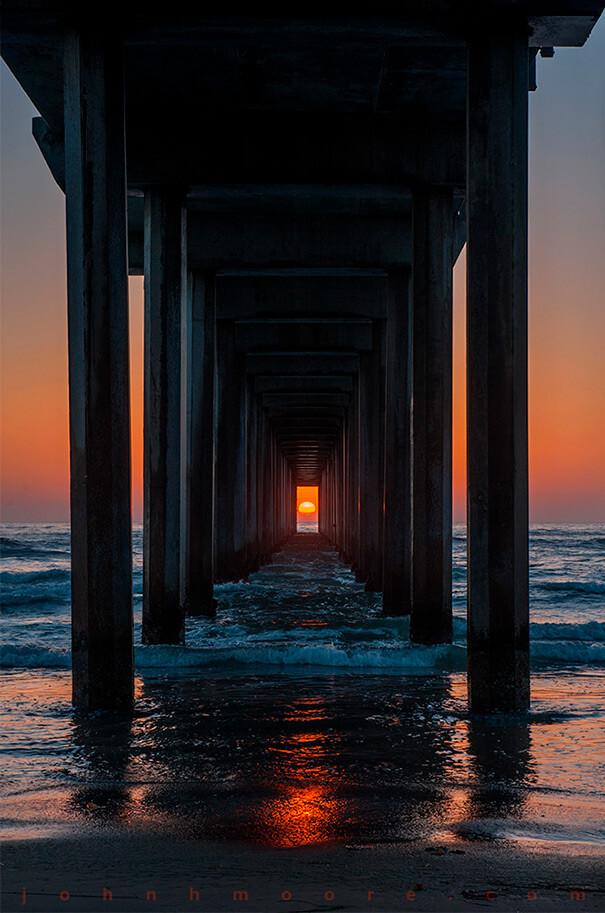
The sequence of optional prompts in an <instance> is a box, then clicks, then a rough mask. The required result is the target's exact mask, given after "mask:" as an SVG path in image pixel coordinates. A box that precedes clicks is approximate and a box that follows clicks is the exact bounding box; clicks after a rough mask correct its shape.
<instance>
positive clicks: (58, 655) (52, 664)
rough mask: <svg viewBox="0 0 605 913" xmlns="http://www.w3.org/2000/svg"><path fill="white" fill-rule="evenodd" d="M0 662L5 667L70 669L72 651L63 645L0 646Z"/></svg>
mask: <svg viewBox="0 0 605 913" xmlns="http://www.w3.org/2000/svg"><path fill="white" fill-rule="evenodd" d="M0 663H1V664H2V667H3V668H5V669H21V668H25V669H36V668H45V669H69V668H70V667H71V653H70V651H69V650H66V649H63V648H61V647H56V648H55V649H52V648H49V647H33V646H29V645H27V646H26V645H24V646H19V645H18V644H13V645H6V646H3V647H2V648H0Z"/></svg>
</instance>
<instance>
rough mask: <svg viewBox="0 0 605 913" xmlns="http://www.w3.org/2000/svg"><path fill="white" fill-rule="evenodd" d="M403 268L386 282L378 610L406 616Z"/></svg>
mask: <svg viewBox="0 0 605 913" xmlns="http://www.w3.org/2000/svg"><path fill="white" fill-rule="evenodd" d="M409 279H410V274H409V270H407V269H400V270H392V271H391V272H390V273H389V278H388V312H387V313H388V318H387V364H386V374H387V376H386V407H385V455H384V456H385V459H384V467H385V473H384V546H383V553H384V565H383V568H384V570H383V589H382V611H383V612H384V614H385V615H408V614H409V612H410V603H411V595H412V568H411V555H412V530H411V520H412V503H411V495H412V486H411V417H412V414H411V399H412V345H411V343H412V338H411V329H412V326H411V307H410V296H409Z"/></svg>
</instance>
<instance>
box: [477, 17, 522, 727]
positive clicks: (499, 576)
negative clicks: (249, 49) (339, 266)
mask: <svg viewBox="0 0 605 913" xmlns="http://www.w3.org/2000/svg"><path fill="white" fill-rule="evenodd" d="M527 34H528V31H527V26H526V25H525V26H524V25H523V24H522V23H518V22H514V23H510V24H509V26H508V27H506V24H505V23H500V27H499V28H498V30H497V31H496V30H493V31H492V32H490V34H489V35H487V36H486V35H483V36H482V37H481V38H473V39H472V40H471V41H470V42H469V55H468V206H467V223H468V261H467V262H468V272H467V281H468V293H467V376H468V379H467V389H468V393H467V397H468V584H469V597H468V598H469V609H468V666H469V697H470V706H471V709H472V710H473V711H479V712H483V711H494V710H502V711H519V710H524V709H525V708H526V707H527V706H528V703H529V608H528V606H529V600H528V469H527V464H528V460H527V62H528V51H527Z"/></svg>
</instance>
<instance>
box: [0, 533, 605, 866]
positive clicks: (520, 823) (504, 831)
mask: <svg viewBox="0 0 605 913" xmlns="http://www.w3.org/2000/svg"><path fill="white" fill-rule="evenodd" d="M2 537H3V538H2V571H1V582H2V591H3V604H4V610H3V623H2V624H3V637H2V665H3V672H2V675H3V679H4V688H5V695H6V701H5V705H4V709H3V711H2V724H3V728H4V734H5V735H4V765H3V772H2V785H3V792H4V805H5V812H6V833H7V835H8V836H9V837H12V838H14V839H20V840H23V839H30V838H32V837H40V836H44V835H48V834H56V833H57V832H59V831H60V832H64V831H65V830H66V829H67V830H69V829H70V828H72V829H73V828H76V829H77V828H82V827H89V826H90V827H94V826H100V825H102V826H104V827H106V826H110V827H112V828H115V829H117V831H123V830H124V829H125V828H130V829H132V828H135V829H139V830H140V831H141V832H143V831H144V832H153V833H156V834H157V833H161V834H165V835H167V836H168V837H170V835H175V834H179V835H181V836H182V835H185V836H187V838H188V839H189V838H190V839H202V838H203V839H206V840H218V841H222V842H224V841H235V842H239V843H247V844H250V845H255V846H266V847H300V846H316V845H323V844H327V845H335V844H338V845H343V846H344V845H347V846H367V845H377V844H383V843H388V844H393V843H397V842H401V841H404V842H405V841H415V840H416V841H417V840H425V841H430V842H431V845H437V846H454V845H456V846H464V845H465V843H469V842H473V841H503V842H509V843H510V842H512V843H513V844H522V845H523V846H528V847H531V849H532V852H534V851H536V852H539V851H540V849H541V848H547V849H548V850H549V851H550V850H552V849H553V847H555V848H557V849H560V850H562V851H564V852H566V853H569V852H576V850H577V849H578V848H580V850H581V852H582V853H588V854H592V853H599V852H602V849H603V844H604V842H605V826H604V821H603V815H602V811H601V809H602V807H603V800H604V799H605V727H604V726H603V723H604V718H605V707H604V694H605V688H604V686H605V612H604V603H605V526H604V525H603V524H600V525H597V524H593V525H579V524H578V525H575V524H574V525H571V524H566V525H533V526H532V528H531V555H530V558H531V639H532V646H531V666H532V705H531V710H530V711H529V713H527V714H520V715H516V716H510V717H507V716H503V717H498V716H494V717H487V718H478V719H477V718H473V717H472V716H469V714H468V711H467V704H466V681H465V663H466V649H465V577H466V571H465V552H466V539H465V529H464V527H461V526H457V527H456V528H455V530H454V569H453V579H454V642H453V644H452V645H451V646H450V645H447V646H434V647H422V646H417V645H412V644H410V642H409V639H408V628H409V623H408V621H407V620H406V619H396V618H384V617H381V616H380V614H379V612H380V596H379V595H377V594H369V593H364V591H363V587H362V586H361V585H360V584H357V583H356V582H355V579H354V576H353V574H352V573H351V571H350V570H349V569H348V568H346V567H345V566H344V565H343V564H342V562H341V560H340V558H339V556H338V554H337V552H336V551H335V550H333V549H324V550H319V551H318V550H314V549H311V548H309V549H307V548H306V546H305V541H306V540H305V536H304V535H300V536H298V537H297V539H296V544H295V546H293V545H290V546H289V547H287V548H286V549H285V550H284V551H282V552H280V553H277V554H276V555H275V556H274V561H273V563H272V564H271V565H268V566H266V567H264V568H262V569H261V570H260V571H259V572H258V573H257V574H254V575H252V576H251V577H250V579H249V581H248V582H239V583H230V584H225V585H222V586H218V587H217V588H216V595H217V597H218V601H219V607H218V614H217V618H216V619H215V620H208V619H204V618H195V619H188V621H187V627H186V641H187V646H185V647H174V646H157V647H153V646H142V645H141V643H140V639H141V599H142V594H141V589H142V530H141V528H140V527H136V528H135V530H134V545H133V561H134V607H135V664H136V681H135V685H136V707H135V710H134V713H133V716H132V718H130V719H129V720H127V721H124V720H121V719H117V718H113V717H112V716H111V715H108V714H102V713H97V714H81V713H77V712H74V710H73V709H72V707H71V703H70V672H69V668H70V615H69V600H70V580H69V527H68V526H67V525H60V524H24V525H17V524H4V525H3V527H2ZM308 541H311V537H310V538H309V540H308ZM570 847H571V848H572V850H570ZM574 847H575V848H576V849H573V848H574Z"/></svg>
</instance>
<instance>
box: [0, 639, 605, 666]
mask: <svg viewBox="0 0 605 913" xmlns="http://www.w3.org/2000/svg"><path fill="white" fill-rule="evenodd" d="M530 653H531V659H532V663H534V662H536V661H537V662H538V663H539V664H540V665H542V664H544V663H548V664H553V665H560V664H564V665H567V664H576V663H577V664H582V665H583V666H599V667H601V666H605V644H603V643H588V642H585V641H554V640H550V641H549V640H533V641H532V642H531V645H530ZM0 663H1V664H2V666H3V668H5V669H14V668H49V669H68V668H70V666H71V654H70V651H69V650H68V649H66V648H62V647H48V646H47V647H44V646H32V645H23V646H21V645H16V644H12V645H5V646H3V647H2V649H1V650H0ZM135 666H136V668H137V669H138V670H140V671H144V670H145V669H148V670H152V669H166V670H174V671H178V670H182V669H187V670H192V669H208V668H210V669H214V670H217V669H232V670H237V669H238V668H239V669H240V670H242V669H245V668H248V667H258V666H265V667H267V666H269V667H273V668H280V669H282V670H284V671H285V670H287V669H289V668H298V669H300V668H301V667H303V668H304V667H309V668H310V667H313V668H323V669H332V670H340V671H358V672H367V673H379V672H382V671H385V672H387V671H399V672H401V673H402V674H405V673H408V672H412V673H413V672H415V671H416V672H418V671H425V670H426V671H431V670H433V671H436V672H439V671H443V672H451V671H462V670H464V668H465V666H466V647H465V646H464V645H463V644H443V645H438V646H431V647H423V646H419V645H416V644H410V643H409V642H406V643H404V644H396V645H394V644H373V645H359V646H347V647H346V648H345V647H343V646H339V645H336V644H332V643H323V644H311V643H309V644H298V645H291V644H285V643H284V644H262V643H256V644H250V643H249V642H240V643H235V644H234V643H232V644H230V645H227V644H224V645H221V646H216V645H214V646H207V647H195V646H169V645H158V646H147V645H137V646H136V647H135Z"/></svg>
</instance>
